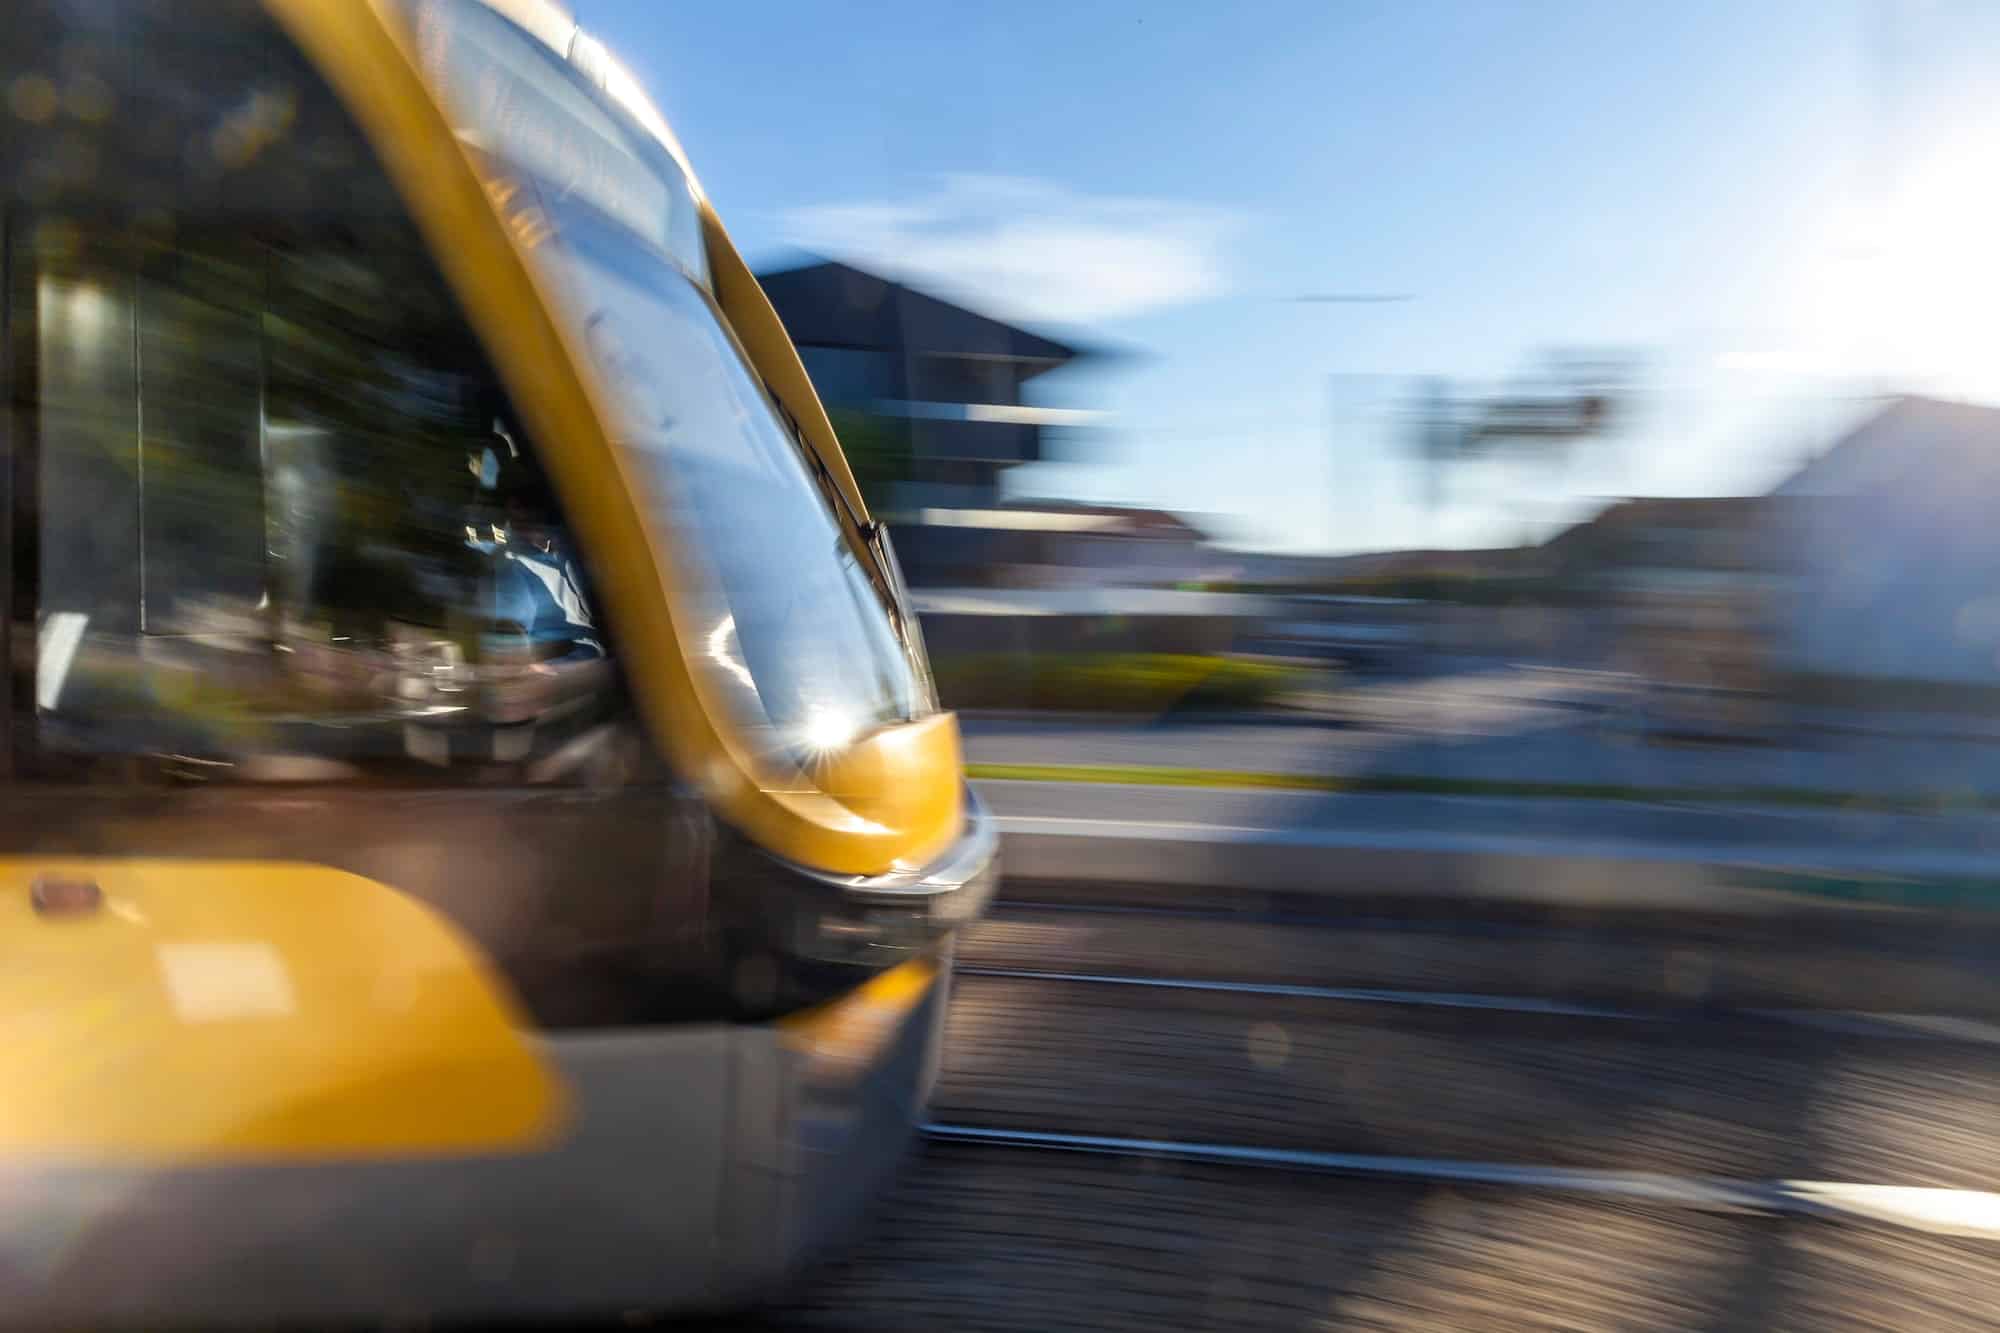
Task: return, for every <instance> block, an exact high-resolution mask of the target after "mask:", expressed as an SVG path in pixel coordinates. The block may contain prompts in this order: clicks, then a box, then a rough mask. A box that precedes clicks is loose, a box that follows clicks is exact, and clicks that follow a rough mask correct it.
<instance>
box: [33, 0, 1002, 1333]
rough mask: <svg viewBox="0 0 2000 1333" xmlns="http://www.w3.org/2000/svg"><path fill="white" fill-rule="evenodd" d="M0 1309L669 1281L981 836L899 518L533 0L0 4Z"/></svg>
mask: <svg viewBox="0 0 2000 1333" xmlns="http://www.w3.org/2000/svg"><path fill="white" fill-rule="evenodd" d="M9 29H10V32H9V37H10V42H9V50H8V54H7V56H6V57H5V64H4V77H3V78H0V93H4V95H5V98H6V102H5V105H4V107H0V122H4V124H5V126H6V129H5V131H4V133H0V156H4V169H5V179H6V181H7V196H6V205H5V214H4V227H5V232H4V265H5V268H4V288H5V291H4V318H5V333H6V337H5V345H6V358H5V370H4V371H0V374H4V375H5V377H6V379H7V382H8V385H9V389H10V392H9V404H10V408H9V411H8V413H7V414H6V415H5V418H4V428H5V431H6V435H5V442H6V449H5V456H6V459H7V465H6V467H5V468H4V469H0V490H4V496H0V509H3V510H4V512H5V514H6V515H7V521H8V526H9V532H10V540H9V541H7V542H5V543H0V552H4V554H0V559H4V560H5V561H6V569H5V586H6V587H8V588H9V589H10V590H11V597H12V604H11V614H10V615H8V616H6V617H5V618H4V621H3V622H0V624H3V625H4V629H3V630H0V632H4V634H5V636H6V648H7V654H6V661H7V662H8V664H9V669H10V671H11V677H10V680H11V685H12V695H11V707H10V709H9V710H8V713H7V724H6V744H5V746H4V747H0V772H3V773H4V784H5V796H4V801H0V838H4V843H0V949H4V954H5V957H6V960H7V964H6V966H5V967H4V968H0V1027H4V1031H5V1039H4V1041H0V1063H4V1066H5V1078H4V1083H5V1087H6V1090H7V1091H6V1096H5V1100H4V1102H0V1176H4V1188H0V1322H8V1323H18V1324H24V1325H33V1326H46V1325H48V1324H51V1323H57V1322H63V1323H68V1322H75V1321H91V1322H105V1321H108V1322H113V1323H119V1322H139V1323H147V1324H157V1323H160V1322H165V1321H169V1320H171V1321H176V1322H182V1321H192V1322H195V1323H208V1322H237V1321H241V1322H259V1323H268V1322H272V1321H291V1320H298V1319H310V1320H324V1319H341V1318H348V1317H357V1318H370V1319H373V1318H379V1317H382V1316H385V1315H408V1314H420V1313H430V1314H447V1315H459V1316H468V1315H478V1314H482V1313H506V1314H511V1315H523V1314H534V1313H537V1312H553V1311H575V1310H592V1309H594V1310H621V1309H629V1308H634V1307H643V1308H712V1307H719V1306H725V1305H730V1304H734V1303H738V1302H741V1301H743V1300H745V1299H747V1298H750V1297H752V1296H754V1295H756V1294H758V1293H761V1292H764V1291H768V1290H769V1289H770V1288H771V1284H772V1283H773V1281H774V1280H776V1279H778V1278H780V1277H782V1276H783V1275H784V1274H786V1273H787V1272H790V1271H792V1270H793V1269H794V1268H795V1266H796V1265H797V1264H798V1263H799V1262H800V1261H801V1259H802V1258H803V1257H804V1256H806V1255H808V1254H810V1253H811V1252H812V1251H813V1249H814V1248H815V1247H816V1246H817V1245H819V1244H820V1243H822V1242H824V1241H827V1240H830V1239H835V1238H837V1237H838V1236H839V1235H840V1234H841V1233H842V1230H843V1228H844V1227H845V1226H847V1225H848V1223H849V1222H850V1220H851V1218H852V1217H853V1215H854V1212H855V1210H856V1208H857V1207H858V1206H859V1205H860V1204H861V1203H863V1202H864V1201H865V1200H866V1199H867V1198H868V1197H869V1195H870V1193H871V1192H872V1191H873V1190H874V1189H875V1188H876V1187H877V1186H878V1185H879V1183H880V1181H881V1180H882V1178H883V1176H884V1174H885V1173H886V1172H887V1171H888V1170H889V1169H890V1167H891V1166H892V1165H893V1163H894V1162H895V1161H896V1159H897V1156H898V1153H899V1150H900V1148H901V1146H902V1145H903V1143H904V1142H905V1141H906V1140H907V1138H908V1135H909V1133H910V1130H911V1127H912V1125H913V1123H914V1121H915V1118H916V1116H917V1114H918V1112H919V1109H920V1107H921V1103H922V1099H923V1096H924V1093H925V1091H926V1088H927V1083H928V1080H929V1078H930V1075H931V1071H932V1069H933V1067H934V1062H935V1059H936V1054H937V1044H938V1040H939V1034H940V1030H941V1029H940V1017H941V1007H942V990H943V987H944V985H945V982H946V980H947V977H948V972H949V949H950V940H951V936H952V932H953V931H954V930H955V929H956V928H957V927H958V926H959V925H960V924H962V923H963V922H964V921H966V920H967V919H969V918H970V917H971V916H973V915H975V914H977V913H978V912H979V911H980V910H981V909H982V908H983V906H984V904H985V901H986V899H987V898H988V896H990V893H991V891H992V885H993V877H994V874H995V859H994V857H995V834H994V831H993V828H992V823H991V820H990V819H989V818H988V817H987V816H986V814H985V813H984V811H982V810H981V808H980V807H979V805H978V803H977V801H976V800H975V799H974V798H973V797H972V795H971V794H970V792H969V790H968V789H967V787H966V785H965V783H964V781H963V777H962V769H961V763H960V757H959V748H958V734H957V729H956V724H955V722H954V720H953V719H952V717H951V716H950V715H949V714H947V713H944V712H941V711H940V710H939V708H938V706H937V701H936V698H935V695H934V693H933V691H932V688H931V685H930V680H929V672H928V667H927V665H926V662H925V658H924V653H923V648H922V643H921V639H920V636H919V634H918V632H917V628H916V623H915V619H914V616H913V614H912V613H911V611H910V609H909V605H908V600H907V596H906V594H905V592H904V590H903V589H902V586H901V581H900V577H899V574H898V571H897V566H896V561H895V557H894V554H893V552H892V551H891V550H890V547H889V543H888V540H887V537H886V533H885V532H884V531H883V530H882V528H881V527H880V526H879V525H878V524H876V523H874V522H873V521H871V520H870V518H869V516H868V513H867V510H866V507H865V506H864V505H863V503H862V500H861V497H860V495H859V493H858V491H857V490H856V488H855V485H854V481H853V478H852V476H851V475H850V473H849V471H848V468H847V465H846V463H845V461H844V460H843V458H842V455H841V452H840V448H839V445H838V443H837V441H836V440H835V438H834V435H833V432H832V430H831V428H830V426H829V425H828V422H827V418H826V415H825V413H824V412H823V411H822V409H821V407H820V405H819V402H818V400H817V398H816V397H815V395H814V392H813V389H812V386H811V384H810V383H809V381H808V379H807V377H806V374H805V372H804V370H803V368H802V367H801V365H800V362H799V359H798V357H797V355H796V354H795V353H794V351H793V349H792V347H791V344H790V342H789V340H788V339H787V337H786V335H785V331H784V329H783V328H782V327H781V325H780V324H779V321H778V319H777V317H776V316H775V315H774V314H773V312H772V310H771V307H770V305H769V304H768V303H767V302H766V301H765V299H764V296H763V293H762V291H761V290H760V289H759V287H758V285H757V283H756V281H755V280H754V279H753V278H752V276H751V275H750V273H749V271H748V270H747V269H746V268H745V266H744V264H743V262H742V260H741V259H740V258H739V257H738V255H737V253H736V251H735V249H734V247H733V246H732V245H731V243H730V240H729V237H728V235H727V233H726V232H725V231H724V230H723V228H722V225H721V223H720V222H719V221H718V219H717V217H716V215H715V212H714V210H713V209H712V208H711V207H710V206H709V204H708V202H707V201H706V200H705V199H704V198H703V196H702V193H701V190H700V187H699V185H698V184H697V183H696V181H695V178H694V176H693V174H692V172H691V171H690V170H689V168H688V165H687V163H686V160H685V158H684V155H683V154H682V152H681V150H680V148H679V146H678V144H677V143H676V141H675V140H674V138H673V136H672V134H671V132H670V131H669V130H668V128H667V126H666V125H665V123H664V122H663V121H662V119H661V117H660V116H659V114H658V112H657V111H656V110H655V109H654V107H653V106H652V104H651V103H650V102H649V101H648V99H647V98H646V96H645V94H644V93H643V91H642V90H641V89H640V88H639V87H638V85H637V84H636V83H635V82H634V80H633V79H632V77H631V76H630V75H629V74H628V73H627V72H626V71H625V70H624V69H623V68H622V67H621V66H620V65H619V64H618V63H617V61H616V60H615V59H613V58H612V56H611V55H610V54H609V53H607V52H606V51H605V49H604V48H603V47H602V46H601V45H600V44H599V43H597V42H596V41H595V40H594V39H592V38H591V37H589V36H588V35H587V34H585V33H584V32H582V31H580V30H579V29H578V28H577V26H576V25H575V23H574V22H573V21H572V20H571V18H570V17H569V16H568V15H567V14H566V13H565V12H564V11H562V10H561V9H559V8H558V7H557V6H556V5H554V4H552V3H548V0H338V2H337V3H336V2H334V0H172V2H171V3H168V2H166V0H18V2H17V3H16V4H14V5H12V6H10V13H9Z"/></svg>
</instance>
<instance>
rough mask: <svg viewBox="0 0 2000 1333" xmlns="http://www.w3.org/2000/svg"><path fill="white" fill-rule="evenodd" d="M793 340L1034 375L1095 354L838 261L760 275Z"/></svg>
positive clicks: (765, 291) (821, 345)
mask: <svg viewBox="0 0 2000 1333" xmlns="http://www.w3.org/2000/svg"><path fill="white" fill-rule="evenodd" d="M757 281H758V282H760V283H762V284H763V287H764V293H765V295H767V296H769V297H770V298H771V304H772V305H773V306H775V307H777V311H778V317H779V318H780V319H782V320H783V321H784V324H785V329H786V331H787V332H789V333H790V334H791V335H792V341H794V342H796V343H800V344H806V345H812V346H820V347H891V346H904V347H907V348H909V349H910V350H911V351H916V352H930V353H939V354H943V355H947V356H964V357H984V358H992V359H995V360H1006V361H1015V362H1020V363H1023V365H1024V369H1025V370H1026V373H1027V374H1029V375H1033V374H1039V373H1041V371H1043V370H1049V369H1053V368H1054V367H1056V366H1059V365H1061V364H1063V363H1064V362H1066V361H1072V360H1075V359H1076V358H1077V357H1079V356H1085V355H1097V354H1098V353H1096V352H1095V351H1092V350H1087V349H1083V348H1079V347H1076V346H1073V345H1071V344H1068V343H1060V342H1057V341H1056V340H1055V339H1053V338H1045V337H1043V336H1042V335H1041V334H1038V333H1031V332H1029V331H1028V330H1027V329H1023V328H1017V327H1015V326H1014V325H1012V324H1007V323H1004V322H1002V321H1000V320H997V319H994V318H992V317H990V316H987V315H982V314H980V313H978V312H977V311H974V310H968V309H966V308H965V307H964V306H960V305H954V304H953V303H952V302H950V301H946V300H943V299H941V298H939V297H936V296H932V295H930V294H929V293H927V292H920V291H918V290H917V289H915V288H914V287H908V286H905V285H904V284H902V283H899V282H893V281H891V280H890V279H888V278H884V277H881V276H880V275H878V274H874V273H869V272H866V271H865V270H862V269H858V268H855V267H854V266H852V265H851V264H843V263H840V262H839V261H837V260H826V261H823V262H820V263H815V264H807V265H804V266H803V267H799V268H789V269H780V270H777V271H775V272H770V273H760V274H758V275H757Z"/></svg>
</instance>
